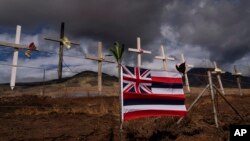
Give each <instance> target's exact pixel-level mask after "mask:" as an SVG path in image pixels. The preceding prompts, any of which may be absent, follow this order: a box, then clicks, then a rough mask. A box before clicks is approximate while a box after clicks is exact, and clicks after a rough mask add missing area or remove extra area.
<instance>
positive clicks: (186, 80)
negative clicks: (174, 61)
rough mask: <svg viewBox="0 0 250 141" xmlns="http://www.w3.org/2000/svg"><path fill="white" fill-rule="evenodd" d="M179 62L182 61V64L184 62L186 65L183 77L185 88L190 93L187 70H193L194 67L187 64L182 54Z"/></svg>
mask: <svg viewBox="0 0 250 141" xmlns="http://www.w3.org/2000/svg"><path fill="white" fill-rule="evenodd" d="M181 61H182V63H184V62H185V65H186V70H185V73H184V77H185V83H186V86H187V91H188V92H190V86H189V80H188V75H187V68H193V67H194V66H193V65H190V64H187V62H186V59H185V57H184V54H183V53H182V54H181Z"/></svg>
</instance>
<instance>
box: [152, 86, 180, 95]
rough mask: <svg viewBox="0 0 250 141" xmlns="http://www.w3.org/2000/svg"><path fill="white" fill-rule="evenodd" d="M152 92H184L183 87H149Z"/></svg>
mask: <svg viewBox="0 0 250 141" xmlns="http://www.w3.org/2000/svg"><path fill="white" fill-rule="evenodd" d="M151 90H152V93H155V94H182V95H183V94H184V91H183V89H173V88H153V87H152V88H151Z"/></svg>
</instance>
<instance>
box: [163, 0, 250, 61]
mask: <svg viewBox="0 0 250 141" xmlns="http://www.w3.org/2000/svg"><path fill="white" fill-rule="evenodd" d="M249 6H250V1H241V0H216V1H210V0H201V1H195V0H194V1H174V2H173V3H171V4H169V5H168V6H167V7H166V13H165V17H166V19H165V20H166V21H165V22H166V24H167V25H169V26H170V27H173V30H174V31H175V32H176V33H178V35H179V36H178V41H179V42H182V43H185V44H190V45H198V46H201V47H202V48H204V49H205V50H206V51H209V52H210V54H211V56H210V57H211V59H212V60H217V61H219V62H221V63H233V62H234V61H236V60H238V59H240V58H242V57H244V55H247V53H248V52H249V50H250V38H249V37H250V28H249V24H250V8H249Z"/></svg>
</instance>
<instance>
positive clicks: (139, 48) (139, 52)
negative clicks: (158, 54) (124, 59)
mask: <svg viewBox="0 0 250 141" xmlns="http://www.w3.org/2000/svg"><path fill="white" fill-rule="evenodd" d="M128 51H132V52H136V53H137V67H141V54H142V53H147V54H151V51H147V50H143V49H142V48H141V39H140V38H139V37H137V49H134V48H129V49H128Z"/></svg>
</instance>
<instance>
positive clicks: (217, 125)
mask: <svg viewBox="0 0 250 141" xmlns="http://www.w3.org/2000/svg"><path fill="white" fill-rule="evenodd" d="M207 74H208V80H209V86H210V92H211V98H212V105H213V113H214V121H215V125H216V128H219V124H218V117H217V110H216V107H215V101H214V90H213V81H212V75H211V72H210V71H208V72H207Z"/></svg>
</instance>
